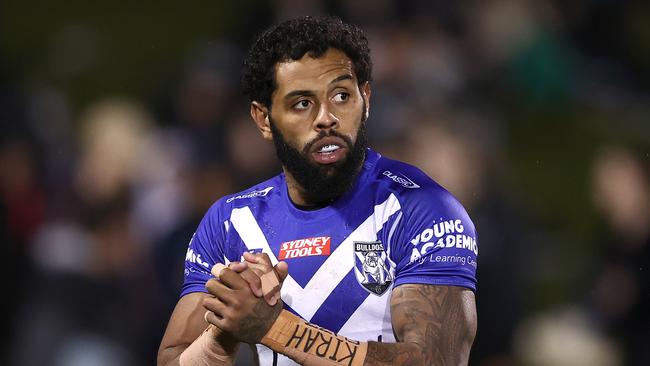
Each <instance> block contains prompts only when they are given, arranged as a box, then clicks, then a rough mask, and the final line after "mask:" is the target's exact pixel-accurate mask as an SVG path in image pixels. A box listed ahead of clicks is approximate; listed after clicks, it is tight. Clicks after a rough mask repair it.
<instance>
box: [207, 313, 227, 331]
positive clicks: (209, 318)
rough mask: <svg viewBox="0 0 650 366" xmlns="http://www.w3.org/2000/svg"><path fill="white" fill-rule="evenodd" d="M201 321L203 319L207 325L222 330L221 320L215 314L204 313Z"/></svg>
mask: <svg viewBox="0 0 650 366" xmlns="http://www.w3.org/2000/svg"><path fill="white" fill-rule="evenodd" d="M203 319H205V321H206V322H208V323H209V324H212V325H214V326H216V327H217V328H219V329H221V330H223V318H220V317H218V316H217V315H216V314H215V313H213V312H211V311H206V312H205V314H204V315H203Z"/></svg>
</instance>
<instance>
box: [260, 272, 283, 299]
mask: <svg viewBox="0 0 650 366" xmlns="http://www.w3.org/2000/svg"><path fill="white" fill-rule="evenodd" d="M260 281H261V282H262V293H264V296H265V297H266V295H268V294H269V293H271V292H272V291H273V289H275V288H276V287H280V282H278V277H277V275H276V274H275V271H273V270H271V271H268V272H267V273H265V274H263V275H262V277H260Z"/></svg>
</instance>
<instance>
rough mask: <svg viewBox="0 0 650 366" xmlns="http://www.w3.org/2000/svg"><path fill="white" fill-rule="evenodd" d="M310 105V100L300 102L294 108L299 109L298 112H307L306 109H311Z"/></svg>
mask: <svg viewBox="0 0 650 366" xmlns="http://www.w3.org/2000/svg"><path fill="white" fill-rule="evenodd" d="M310 104H311V102H310V101H309V100H307V99H303V100H301V101H299V102H298V103H296V104H294V105H293V108H295V109H298V110H305V109H307V108H309V105H310Z"/></svg>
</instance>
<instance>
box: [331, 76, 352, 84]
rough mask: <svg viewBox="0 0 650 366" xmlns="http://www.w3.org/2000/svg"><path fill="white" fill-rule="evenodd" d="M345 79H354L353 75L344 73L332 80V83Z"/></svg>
mask: <svg viewBox="0 0 650 366" xmlns="http://www.w3.org/2000/svg"><path fill="white" fill-rule="evenodd" d="M343 80H352V75H350V74H343V75H341V76H339V77H337V78H336V79H334V80H332V81H330V85H332V84H334V83H338V82H339V81H343Z"/></svg>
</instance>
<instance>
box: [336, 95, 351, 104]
mask: <svg viewBox="0 0 650 366" xmlns="http://www.w3.org/2000/svg"><path fill="white" fill-rule="evenodd" d="M333 99H334V101H335V102H339V103H340V102H345V101H346V100H348V99H350V93H346V92H340V93H336V95H335V96H334V98H333Z"/></svg>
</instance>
